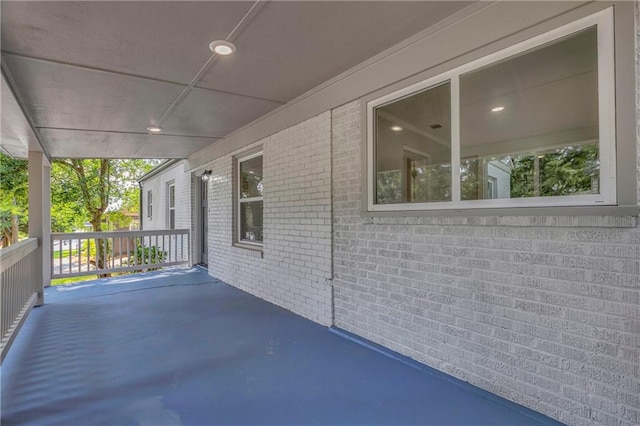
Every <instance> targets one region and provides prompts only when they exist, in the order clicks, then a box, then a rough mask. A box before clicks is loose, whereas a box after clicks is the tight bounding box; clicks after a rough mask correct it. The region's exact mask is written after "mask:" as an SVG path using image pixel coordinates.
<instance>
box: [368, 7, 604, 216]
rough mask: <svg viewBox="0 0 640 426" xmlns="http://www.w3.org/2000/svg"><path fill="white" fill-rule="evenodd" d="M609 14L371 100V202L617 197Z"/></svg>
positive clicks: (556, 201) (548, 202)
mask: <svg viewBox="0 0 640 426" xmlns="http://www.w3.org/2000/svg"><path fill="white" fill-rule="evenodd" d="M613 78H614V73H613V25H612V12H611V10H610V9H609V10H605V11H603V12H600V13H598V14H595V15H592V16H589V17H586V18H584V19H581V20H580V21H576V22H574V23H572V24H569V25H566V26H564V27H561V28H558V29H556V30H553V31H550V32H548V33H545V34H542V35H540V36H538V37H535V38H534V39H531V40H527V41H525V42H522V43H520V44H518V45H515V46H512V47H510V48H508V49H505V50H502V51H499V52H496V53H494V54H492V55H489V56H488V57H485V58H481V59H479V60H476V61H474V62H471V63H469V64H466V65H463V66H461V67H458V68H456V69H453V70H451V71H449V72H447V73H445V74H442V75H439V76H436V77H433V78H430V79H428V80H426V81H423V82H421V83H418V84H415V85H413V86H410V87H407V88H404V89H402V90H400V91H397V92H395V93H391V94H389V95H386V96H383V97H381V98H378V99H375V100H373V101H371V102H368V103H367V120H368V132H367V138H368V140H367V149H368V152H367V155H368V162H369V165H370V168H369V170H371V173H369V175H368V182H369V185H368V187H369V189H368V199H369V210H373V211H376V210H378V211H385V210H387V211H388V210H419V209H451V208H477V207H484V208H490V207H525V206H529V207H531V206H574V205H613V204H615V202H616V194H615V192H616V182H615V130H614V124H615V116H614V106H613V105H614V102H615V98H614V81H613Z"/></svg>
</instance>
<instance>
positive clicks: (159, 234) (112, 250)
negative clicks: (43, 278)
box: [51, 229, 190, 278]
mask: <svg viewBox="0 0 640 426" xmlns="http://www.w3.org/2000/svg"><path fill="white" fill-rule="evenodd" d="M185 236H186V238H185ZM189 237H190V231H189V230H188V229H176V230H173V229H172V230H149V231H115V232H87V233H81V234H78V233H74V234H63V233H55V234H52V236H51V240H52V244H51V247H52V248H53V246H54V243H53V242H55V244H58V248H59V249H60V250H59V251H58V252H54V251H53V250H52V257H51V262H52V268H51V277H52V278H62V277H68V276H81V275H92V274H95V271H96V270H102V271H103V272H102V273H104V274H107V273H111V272H132V271H142V270H146V269H155V268H159V267H163V266H174V265H188V263H189V259H190V256H189V255H185V250H187V253H188V252H189V250H190V239H189ZM167 239H168V240H169V241H167ZM64 241H67V242H68V244H69V247H68V250H69V254H68V255H67V256H62V248H63V247H64V246H63V242H64ZM74 241H76V242H77V246H76V249H75V250H74V249H73V243H74ZM185 241H186V246H185ZM92 242H93V243H92ZM83 244H86V247H83ZM92 244H95V246H93V245H92ZM154 244H155V245H154ZM125 246H126V247H125ZM92 250H94V251H95V253H94V255H93V258H92ZM165 254H166V255H165ZM83 255H86V260H85V261H84V262H83V259H82V256H83ZM92 259H93V260H94V261H95V268H92V267H91V263H92ZM63 260H65V261H67V260H68V267H64V268H63V267H62V264H63V262H62V261H63ZM74 261H76V262H77V263H78V264H77V267H76V268H74V267H73V266H74V265H73V262H74ZM99 265H102V267H101V268H100V267H99Z"/></svg>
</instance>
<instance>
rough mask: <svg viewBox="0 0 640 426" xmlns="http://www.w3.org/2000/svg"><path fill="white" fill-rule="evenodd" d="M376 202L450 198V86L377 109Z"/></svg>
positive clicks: (445, 85)
mask: <svg viewBox="0 0 640 426" xmlns="http://www.w3.org/2000/svg"><path fill="white" fill-rule="evenodd" d="M375 113H376V115H375V119H376V176H377V183H376V202H377V203H378V204H390V203H400V202H403V203H414V202H420V203H424V202H432V201H449V200H451V89H450V84H449V83H444V84H441V85H439V86H436V87H432V88H430V89H427V90H424V91H422V92H420V93H417V94H415V95H412V96H409V97H407V98H404V99H401V100H399V101H396V102H393V103H390V104H388V105H383V106H380V107H378V108H376V111H375Z"/></svg>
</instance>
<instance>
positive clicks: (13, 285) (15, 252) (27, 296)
mask: <svg viewBox="0 0 640 426" xmlns="http://www.w3.org/2000/svg"><path fill="white" fill-rule="evenodd" d="M37 248H38V239H37V238H28V239H26V240H24V241H20V242H18V243H16V244H13V245H11V246H9V247H7V248H3V249H0V288H1V296H2V306H1V308H2V313H1V314H0V333H2V334H1V337H2V341H1V343H0V345H1V348H0V352H1V358H0V359H2V360H4V357H5V355H6V353H7V351H8V350H9V347H10V346H11V343H12V342H13V339H14V338H15V336H16V334H17V333H18V330H19V329H20V326H21V325H22V323H23V322H24V320H25V319H26V318H27V315H29V311H30V310H31V308H32V307H33V306H34V305H35V303H36V301H37V300H38V291H42V282H37V276H38V275H37V274H36V271H37V270H38V269H40V270H42V264H41V263H40V264H38V263H37V262H38V258H37V256H36V249H37Z"/></svg>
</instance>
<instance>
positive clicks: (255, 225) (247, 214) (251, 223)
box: [240, 201, 262, 242]
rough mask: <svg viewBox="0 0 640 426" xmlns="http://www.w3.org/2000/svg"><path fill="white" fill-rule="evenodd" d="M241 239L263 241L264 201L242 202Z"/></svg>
mask: <svg viewBox="0 0 640 426" xmlns="http://www.w3.org/2000/svg"><path fill="white" fill-rule="evenodd" d="M240 240H241V241H249V242H262V201H249V202H246V203H240Z"/></svg>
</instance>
